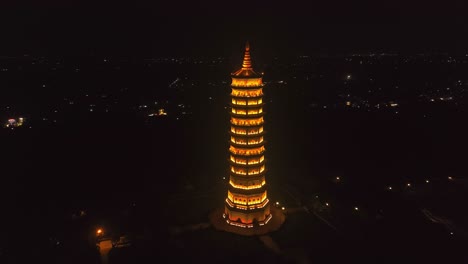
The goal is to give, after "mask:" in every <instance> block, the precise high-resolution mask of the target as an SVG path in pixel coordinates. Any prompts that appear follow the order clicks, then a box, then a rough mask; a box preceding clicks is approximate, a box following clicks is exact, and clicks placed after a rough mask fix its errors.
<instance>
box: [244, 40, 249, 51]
mask: <svg viewBox="0 0 468 264" xmlns="http://www.w3.org/2000/svg"><path fill="white" fill-rule="evenodd" d="M249 50H250V45H249V41H247V42H246V43H245V51H249Z"/></svg>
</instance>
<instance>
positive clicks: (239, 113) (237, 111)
mask: <svg viewBox="0 0 468 264" xmlns="http://www.w3.org/2000/svg"><path fill="white" fill-rule="evenodd" d="M231 111H232V113H233V114H238V115H247V111H245V110H239V109H235V108H232V110H231Z"/></svg>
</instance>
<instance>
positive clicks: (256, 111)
mask: <svg viewBox="0 0 468 264" xmlns="http://www.w3.org/2000/svg"><path fill="white" fill-rule="evenodd" d="M261 113H263V108H260V109H257V110H249V111H248V112H247V114H248V115H258V114H261Z"/></svg>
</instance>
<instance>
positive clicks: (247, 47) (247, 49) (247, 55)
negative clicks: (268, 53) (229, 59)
mask: <svg viewBox="0 0 468 264" xmlns="http://www.w3.org/2000/svg"><path fill="white" fill-rule="evenodd" d="M242 68H243V69H251V68H252V63H251V62H250V45H249V42H248V41H247V43H245V53H244V61H243V62H242Z"/></svg>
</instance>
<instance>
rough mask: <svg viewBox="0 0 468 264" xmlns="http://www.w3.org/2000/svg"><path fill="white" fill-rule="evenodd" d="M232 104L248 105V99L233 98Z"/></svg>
mask: <svg viewBox="0 0 468 264" xmlns="http://www.w3.org/2000/svg"><path fill="white" fill-rule="evenodd" d="M232 104H233V105H247V101H246V100H236V99H234V98H233V99H232Z"/></svg>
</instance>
